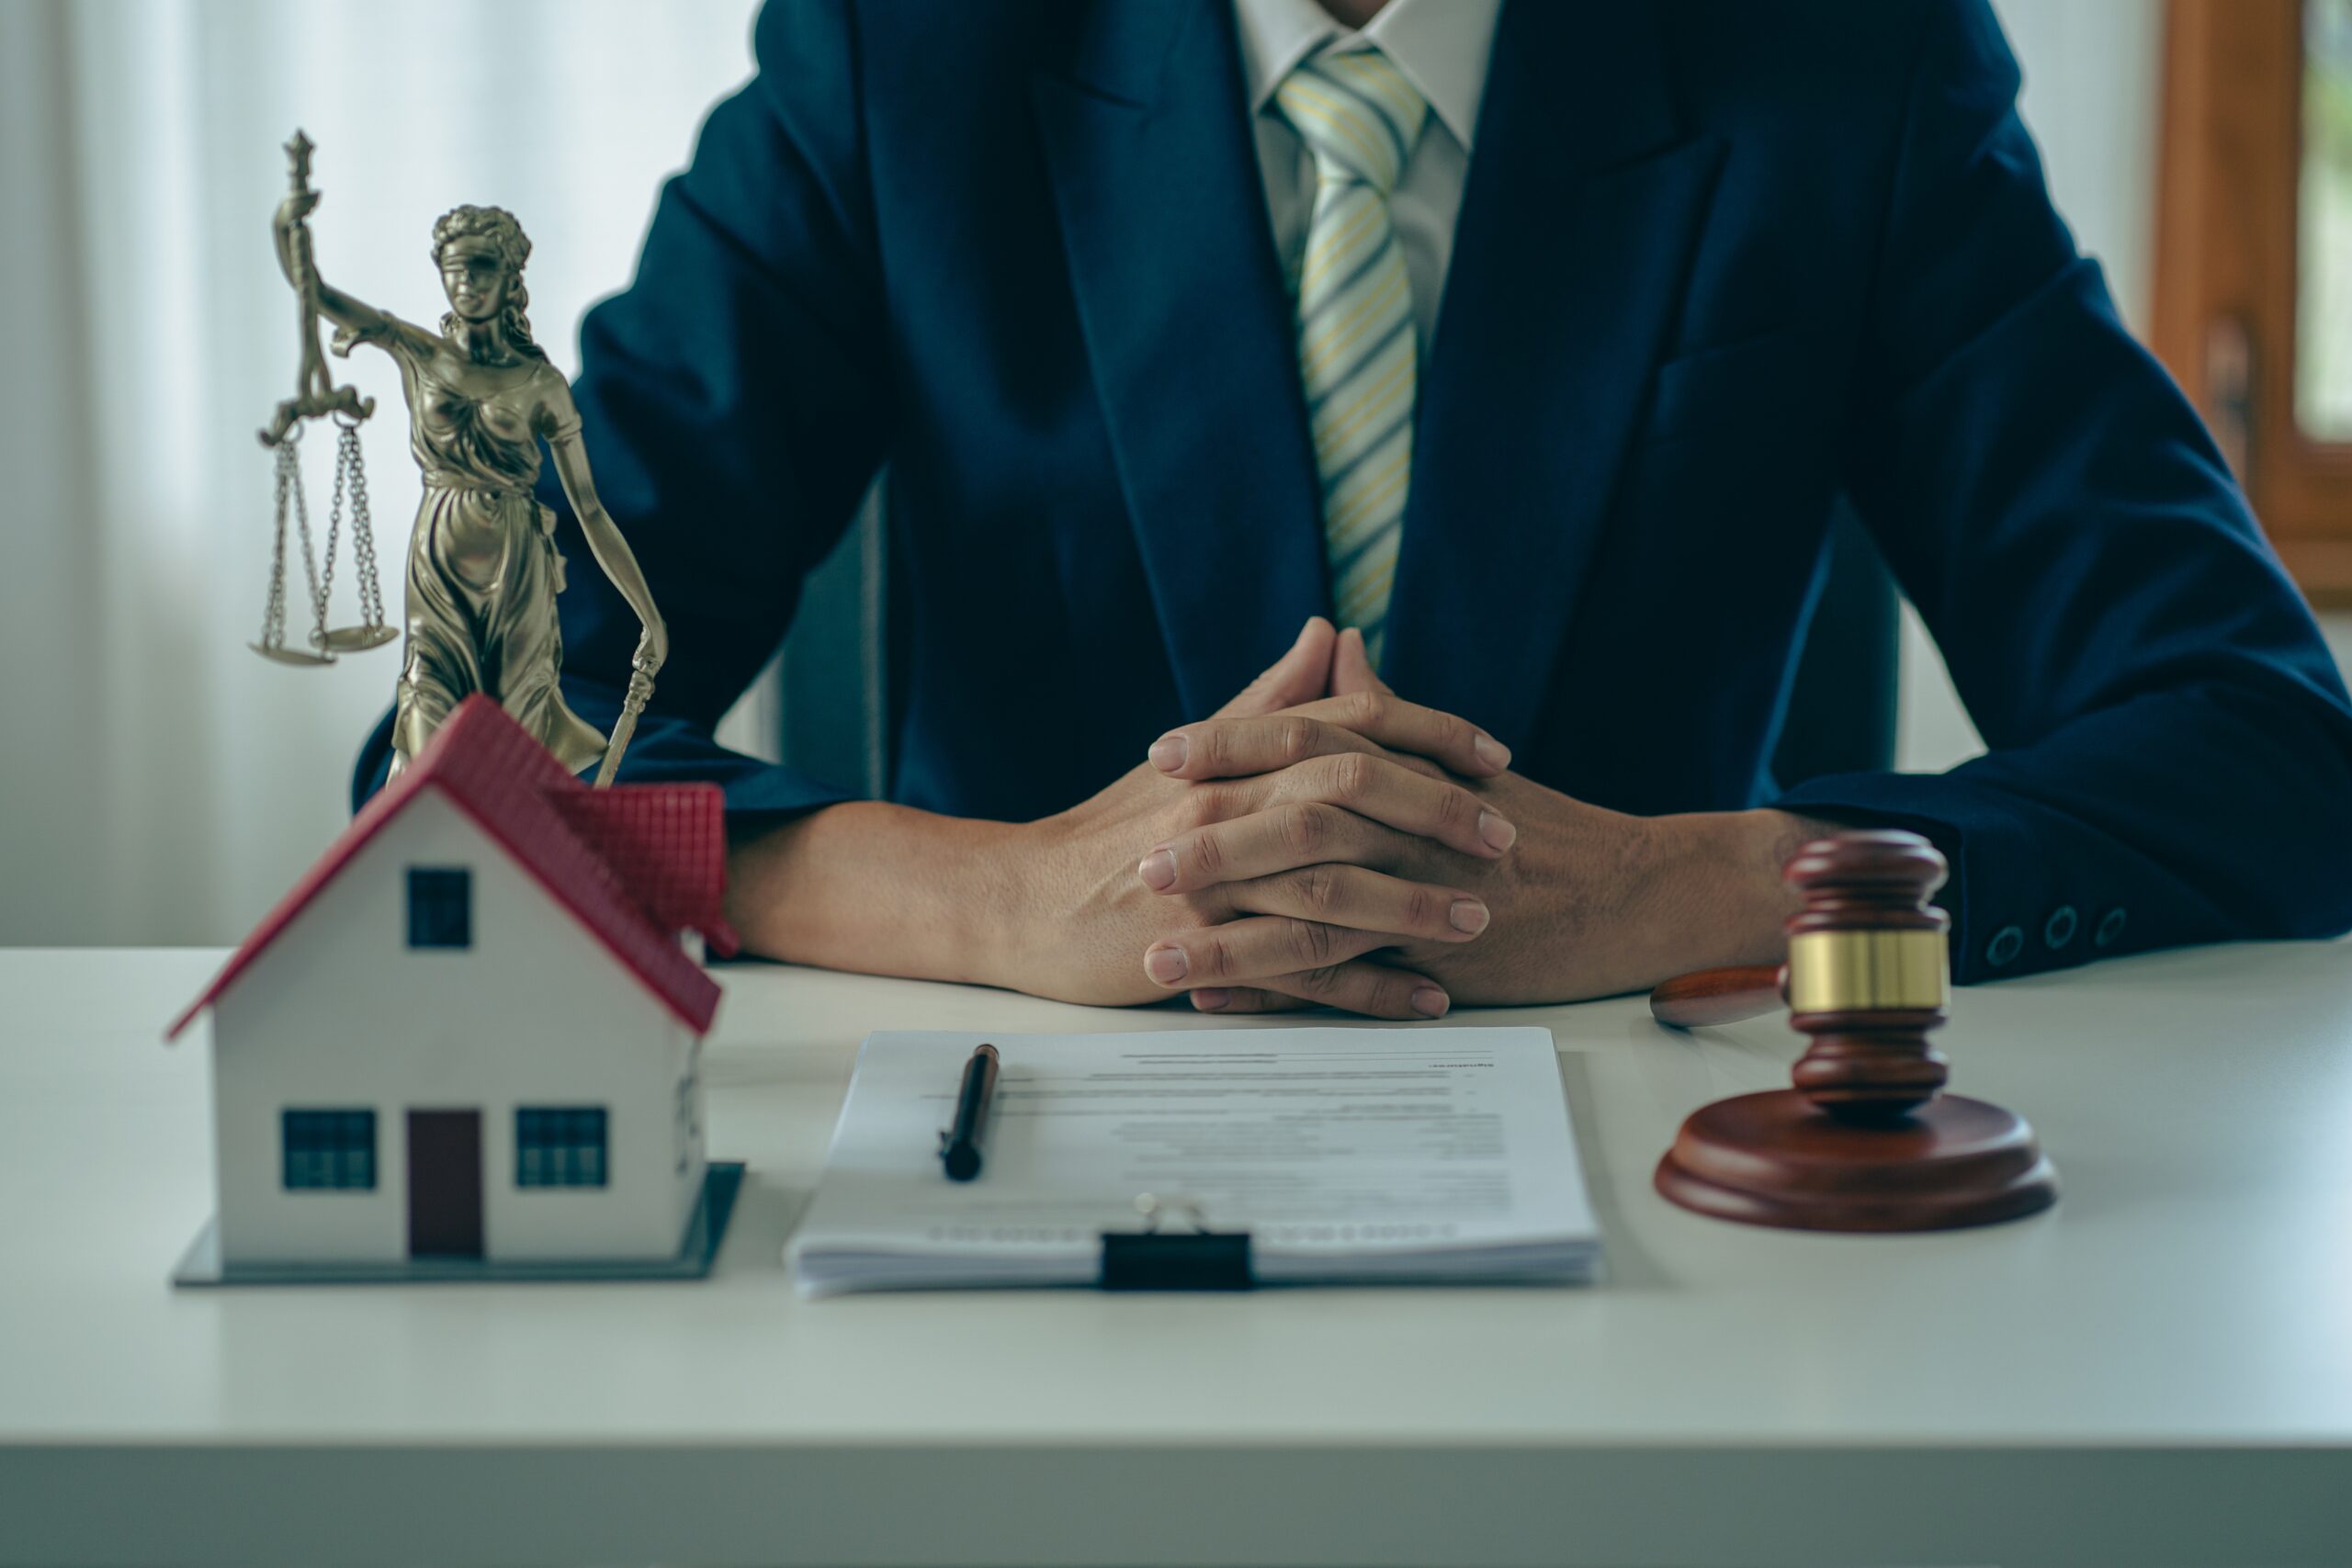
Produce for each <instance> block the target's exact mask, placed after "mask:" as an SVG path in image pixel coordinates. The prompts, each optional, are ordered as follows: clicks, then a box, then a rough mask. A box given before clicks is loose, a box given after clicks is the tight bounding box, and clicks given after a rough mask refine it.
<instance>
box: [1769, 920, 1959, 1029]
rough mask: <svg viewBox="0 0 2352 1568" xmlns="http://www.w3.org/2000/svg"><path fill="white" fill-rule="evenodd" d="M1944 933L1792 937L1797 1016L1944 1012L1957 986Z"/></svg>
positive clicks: (1793, 996)
mask: <svg viewBox="0 0 2352 1568" xmlns="http://www.w3.org/2000/svg"><path fill="white" fill-rule="evenodd" d="M1949 946H1950V943H1949V942H1948V941H1947V939H1946V937H1945V935H1944V933H1943V932H1941V931H1805V932H1803V933H1801V934H1799V935H1797V936H1793V937H1791V938H1790V939H1789V1010H1790V1011H1791V1012H1853V1011H1864V1012H1875V1011H1882V1010H1896V1009H1909V1008H1939V1007H1942V1006H1943V1005H1944V998H1945V995H1946V993H1947V991H1948V990H1949V988H1950V985H1951V978H1950V976H1951V969H1950V962H1951V961H1950V958H1949V953H1948V950H1949Z"/></svg>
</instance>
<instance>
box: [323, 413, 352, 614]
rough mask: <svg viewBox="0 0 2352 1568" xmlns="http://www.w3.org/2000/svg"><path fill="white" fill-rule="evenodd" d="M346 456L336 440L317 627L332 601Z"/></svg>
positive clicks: (340, 526) (341, 519)
mask: <svg viewBox="0 0 2352 1568" xmlns="http://www.w3.org/2000/svg"><path fill="white" fill-rule="evenodd" d="M346 456H347V453H346V450H345V446H344V444H343V443H342V442H341V441H340V440H338V441H337V442H336V443H335V447H334V500H332V501H331V502H328V503H327V549H326V556H325V558H324V559H323V560H322V563H321V565H320V570H319V627H320V629H321V630H322V631H323V630H325V628H326V624H327V623H326V607H327V605H329V604H332V603H334V556H335V546H336V545H337V544H338V543H339V542H340V541H341V540H342V538H343V481H344V469H345V463H344V459H345V457H346Z"/></svg>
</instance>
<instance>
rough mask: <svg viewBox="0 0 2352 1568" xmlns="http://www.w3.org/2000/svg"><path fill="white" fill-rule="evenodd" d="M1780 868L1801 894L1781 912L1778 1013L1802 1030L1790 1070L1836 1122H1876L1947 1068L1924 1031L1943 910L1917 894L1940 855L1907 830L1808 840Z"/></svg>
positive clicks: (1946, 966)
mask: <svg viewBox="0 0 2352 1568" xmlns="http://www.w3.org/2000/svg"><path fill="white" fill-rule="evenodd" d="M1781 874H1782V876H1783V877H1784V878H1786V880H1787V881H1788V883H1789V885H1790V886H1792V887H1794V888H1796V889H1797V891H1798V892H1799V893H1801V894H1803V895H1804V908H1803V909H1802V910H1800V911H1799V912H1798V913H1797V914H1795V915H1792V916H1791V917H1790V918H1789V923H1788V932H1789V964H1788V971H1787V980H1786V985H1787V990H1788V999H1789V1022H1790V1024H1791V1025H1792V1027H1794V1028H1795V1029H1797V1030H1799V1031H1800V1032H1804V1033H1805V1034H1809V1035H1811V1036H1812V1037H1813V1043H1812V1045H1811V1047H1810V1048H1808V1049H1807V1050H1806V1052H1805V1054H1804V1058H1803V1059H1802V1060H1801V1061H1799V1062H1798V1063H1797V1065H1796V1066H1795V1068H1794V1069H1793V1071H1792V1073H1791V1077H1792V1080H1793V1081H1794V1083H1795V1085H1796V1088H1797V1089H1798V1091H1799V1092H1800V1093H1802V1094H1804V1096H1805V1098H1806V1099H1807V1100H1811V1101H1812V1103H1813V1104H1814V1105H1815V1106H1816V1107H1818V1108H1819V1109H1821V1110H1823V1111H1827V1112H1828V1113H1830V1114H1831V1115H1833V1116H1836V1117H1838V1119H1840V1120H1842V1121H1852V1122H1887V1121H1892V1120H1895V1119H1897V1118H1900V1117H1902V1116H1904V1115H1905V1114H1907V1113H1908V1112H1910V1111H1913V1110H1914V1109H1916V1108H1917V1107H1918V1106H1921V1105H1924V1104H1926V1103H1927V1102H1928V1100H1932V1099H1934V1098H1935V1096H1936V1093H1937V1091H1938V1090H1939V1089H1942V1088H1943V1085H1944V1079H1945V1078H1946V1077H1947V1076H1948V1064H1947V1063H1946V1062H1945V1060H1944V1057H1943V1055H1942V1053H1940V1052H1939V1051H1937V1050H1935V1049H1934V1048H1933V1047H1932V1046H1930V1045H1929V1044H1928V1031H1929V1030H1931V1029H1934V1028H1936V1027H1937V1026H1938V1025H1939V1024H1941V1023H1942V1022H1943V1021H1944V1017H1945V1013H1944V1003H1945V1000H1946V998H1947V996H1948V995H1949V992H1950V988H1951V978H1950V958H1949V952H1950V942H1949V940H1948V937H1947V932H1948V931H1949V929H1950V927H1951V919H1950V918H1949V917H1948V916H1946V915H1945V914H1944V912H1943V911H1942V910H1941V909H1936V908H1929V907H1928V898H1929V897H1931V896H1932V895H1933V894H1934V893H1935V891H1936V890H1937V889H1938V888H1939V887H1941V886H1943V885H1944V877H1945V874H1946V867H1945V865H1944V857H1943V856H1942V855H1940V854H1939V853H1937V852H1936V850H1935V847H1934V846H1933V845H1932V844H1930V843H1928V840H1925V839H1922V838H1920V837H1919V836H1918V835H1917V834H1916V833H1901V832H1891V831H1886V832H1860V831H1858V832H1850V833H1838V834H1836V835H1834V836H1832V837H1829V838H1826V839H1816V840H1814V841H1813V842H1811V843H1809V844H1807V845H1805V846H1804V848H1803V849H1801V850H1799V851H1798V852H1796V854H1795V856H1794V857H1793V858H1792V859H1791V860H1790V862H1789V863H1788V864H1787V866H1786V867H1785V868H1784V869H1783V870H1782V872H1781Z"/></svg>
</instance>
